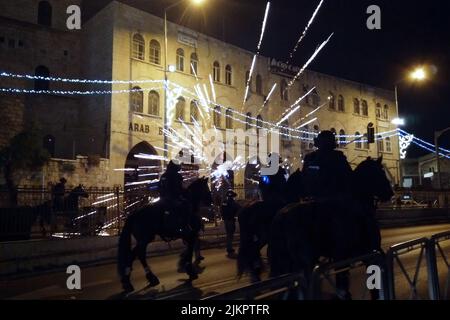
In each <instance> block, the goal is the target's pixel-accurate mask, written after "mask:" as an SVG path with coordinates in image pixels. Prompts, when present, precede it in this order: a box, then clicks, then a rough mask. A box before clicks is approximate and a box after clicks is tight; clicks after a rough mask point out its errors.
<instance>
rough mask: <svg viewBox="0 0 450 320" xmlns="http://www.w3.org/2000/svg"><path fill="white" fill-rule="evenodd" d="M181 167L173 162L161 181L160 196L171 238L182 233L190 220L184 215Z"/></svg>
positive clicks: (168, 166) (165, 223) (166, 227)
mask: <svg viewBox="0 0 450 320" xmlns="http://www.w3.org/2000/svg"><path fill="white" fill-rule="evenodd" d="M180 170H181V166H180V165H178V164H176V163H175V162H173V161H170V162H169V164H168V165H167V169H166V172H165V173H164V174H163V175H162V176H161V179H160V180H159V195H160V198H161V202H162V204H163V206H164V208H165V212H164V219H163V220H164V221H163V223H164V225H165V229H166V230H167V232H168V235H169V236H172V233H174V232H180V231H182V230H180V229H181V228H183V227H186V226H187V224H188V219H189V217H187V216H186V215H184V214H183V213H184V212H186V211H185V209H184V210H183V208H182V206H183V204H184V203H185V199H184V198H183V176H182V175H181V174H180Z"/></svg>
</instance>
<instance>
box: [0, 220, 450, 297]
mask: <svg viewBox="0 0 450 320" xmlns="http://www.w3.org/2000/svg"><path fill="white" fill-rule="evenodd" d="M448 230H450V225H449V224H442V225H431V226H420V227H408V228H398V229H384V230H382V237H383V247H384V248H388V247H389V246H391V245H393V244H396V243H399V242H404V241H408V240H412V239H415V238H419V237H428V236H430V235H432V234H435V233H439V232H444V231H448ZM445 250H446V251H447V252H449V251H450V246H446V247H445ZM202 254H203V255H204V256H205V258H206V259H205V260H204V261H203V262H202V264H201V266H202V268H203V270H202V273H201V274H200V275H199V279H198V280H195V281H194V283H193V285H192V286H189V285H187V284H186V283H185V280H186V279H187V276H186V275H185V274H180V273H177V270H176V263H177V258H178V256H177V255H169V256H161V257H154V258H152V259H149V263H150V265H151V267H152V269H153V271H154V273H155V274H156V275H157V276H158V277H159V278H160V280H161V284H160V285H159V286H158V287H155V288H147V287H146V285H147V281H146V279H145V275H144V272H143V270H142V268H141V266H140V264H139V263H138V262H137V261H136V262H135V264H134V270H133V276H132V282H133V284H134V286H135V288H136V292H134V293H133V294H131V295H129V296H127V299H138V300H140V299H200V298H203V297H206V296H209V295H212V294H217V293H222V292H226V291H229V290H232V289H235V288H239V287H242V286H245V285H247V284H249V279H248V278H246V277H244V278H242V279H240V280H239V279H237V278H236V260H233V259H229V258H227V257H226V252H225V249H224V248H217V249H209V250H204V251H203V252H202ZM413 258H414V257H413V256H406V257H405V263H406V266H407V267H406V269H407V270H409V271H410V272H413V271H414V269H415V261H414V259H413ZM399 274H400V270H399V269H398V268H397V270H396V275H399ZM67 276H68V275H66V273H65V272H64V271H59V272H55V273H50V274H45V275H37V276H32V277H27V278H23V279H15V280H0V299H19V300H27V299H44V300H54V299H56V300H70V299H81V300H98V299H100V300H104V299H119V298H124V297H123V295H122V294H121V293H120V292H121V286H120V283H119V281H118V277H117V272H116V265H115V264H114V263H110V264H104V265H97V266H90V267H84V268H82V289H81V290H79V291H78V290H74V291H70V290H68V289H67V287H66V280H67ZM360 277H362V276H360ZM356 278H358V276H356V277H355V279H356ZM399 279H400V278H399ZM400 282H401V281H400ZM400 282H399V287H400V289H399V290H398V292H397V296H398V297H399V298H407V297H408V292H407V291H408V290H407V289H408V286H407V285H406V282H405V283H400ZM419 282H420V288H421V291H423V290H425V291H426V271H425V270H423V271H422V273H421V276H419ZM355 298H356V297H355ZM422 298H427V297H426V294H425V295H423V296H422Z"/></svg>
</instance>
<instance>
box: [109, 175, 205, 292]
mask: <svg viewBox="0 0 450 320" xmlns="http://www.w3.org/2000/svg"><path fill="white" fill-rule="evenodd" d="M185 198H186V200H187V201H186V202H187V205H186V207H185V208H183V209H184V210H183V212H180V213H179V215H175V213H169V212H167V206H166V204H164V203H163V202H162V201H159V202H157V203H155V204H152V205H148V206H145V207H143V208H141V209H139V210H137V211H136V212H134V213H132V214H131V215H130V216H129V217H128V218H127V220H126V222H125V225H124V227H123V230H122V233H121V234H120V238H119V252H118V272H119V276H120V278H121V282H122V287H123V289H124V290H125V292H131V291H134V288H133V286H132V284H131V281H130V274H131V269H132V265H133V261H134V259H135V258H136V257H137V258H138V259H139V261H140V262H141V264H142V266H143V267H144V270H145V273H146V277H147V280H148V281H149V285H150V286H157V285H158V284H159V279H158V278H157V277H156V275H155V274H153V272H152V271H151V269H150V267H149V266H148V264H147V259H146V258H147V246H148V244H149V243H150V242H152V241H154V240H155V237H156V236H157V235H159V236H160V237H161V238H163V239H165V240H175V239H182V240H183V241H184V242H185V243H186V244H187V248H186V251H185V253H184V254H183V255H182V260H184V261H182V262H181V263H180V265H184V269H185V270H186V273H187V274H188V275H189V281H192V280H195V279H196V278H197V277H198V276H197V272H196V271H195V268H194V267H193V265H192V255H193V250H194V245H195V243H196V241H197V238H198V233H199V231H200V228H201V223H200V221H199V220H200V218H199V216H198V215H197V212H198V211H199V209H200V207H201V206H202V205H204V206H211V202H212V197H211V191H210V189H209V186H208V179H207V178H200V179H198V180H196V181H194V182H193V183H192V184H191V185H190V186H189V187H188V188H187V189H186V191H185ZM171 216H172V217H171ZM173 217H180V218H182V220H179V219H174V218H173ZM131 236H133V237H134V238H135V240H136V246H135V247H134V249H131Z"/></svg>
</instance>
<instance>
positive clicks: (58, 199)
mask: <svg viewBox="0 0 450 320" xmlns="http://www.w3.org/2000/svg"><path fill="white" fill-rule="evenodd" d="M66 183H67V180H66V179H65V178H64V177H63V178H61V179H59V183H57V184H56V185H55V186H54V187H53V189H52V196H53V210H55V211H62V210H64V209H65V208H64V195H65V193H66Z"/></svg>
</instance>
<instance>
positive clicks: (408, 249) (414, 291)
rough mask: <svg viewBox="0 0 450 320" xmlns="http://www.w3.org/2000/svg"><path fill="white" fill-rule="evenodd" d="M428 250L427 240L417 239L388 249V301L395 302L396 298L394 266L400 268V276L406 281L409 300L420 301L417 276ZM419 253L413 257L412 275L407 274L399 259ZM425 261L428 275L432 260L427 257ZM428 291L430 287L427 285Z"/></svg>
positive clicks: (402, 262)
mask: <svg viewBox="0 0 450 320" xmlns="http://www.w3.org/2000/svg"><path fill="white" fill-rule="evenodd" d="M428 248H429V240H428V239H427V238H419V239H414V240H411V241H406V242H403V243H399V244H396V245H394V246H392V247H390V248H389V250H388V252H387V254H386V265H387V275H388V284H389V299H391V300H395V299H396V298H397V297H396V277H395V266H396V265H397V266H398V267H399V268H400V271H401V273H400V274H401V275H402V276H403V277H402V278H404V280H406V281H407V285H408V287H409V293H410V296H409V299H410V300H412V299H414V300H415V299H420V295H419V290H418V283H419V276H420V271H421V269H422V265H423V262H424V258H425V256H426V253H428ZM416 251H419V253H418V255H417V256H413V258H414V259H415V268H414V270H413V271H414V273H413V274H412V276H411V274H410V272H408V270H407V268H406V267H405V264H404V261H403V260H402V259H401V257H402V256H403V257H404V256H405V255H407V254H410V256H411V255H413V253H414V252H416ZM426 261H427V267H428V268H427V269H428V272H427V273H428V274H429V273H430V272H429V271H430V267H431V264H432V263H433V262H432V259H430V257H429V256H428V257H427V258H426ZM428 281H431V280H430V276H429V275H428ZM429 289H430V285H429ZM429 295H430V298H431V297H432V294H430V292H429Z"/></svg>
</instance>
